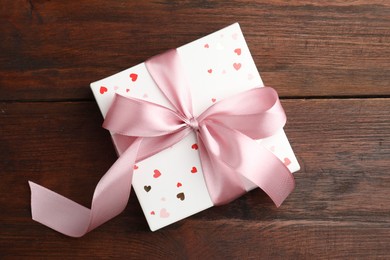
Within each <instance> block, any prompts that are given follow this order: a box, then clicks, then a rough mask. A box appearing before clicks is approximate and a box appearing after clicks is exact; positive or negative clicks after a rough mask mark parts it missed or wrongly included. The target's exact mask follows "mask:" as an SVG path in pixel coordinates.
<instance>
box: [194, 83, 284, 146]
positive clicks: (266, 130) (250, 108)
mask: <svg viewBox="0 0 390 260" xmlns="http://www.w3.org/2000/svg"><path fill="white" fill-rule="evenodd" d="M201 120H204V121H214V122H218V123H220V124H223V125H225V126H227V127H229V128H231V129H235V130H237V131H239V132H241V133H243V134H244V135H247V136H249V137H251V138H252V139H262V138H266V137H268V136H271V135H273V134H275V132H276V131H277V130H279V129H281V128H283V126H284V125H285V123H286V115H285V113H284V110H283V108H282V106H281V104H280V102H279V98H278V94H277V93H276V91H275V90H274V89H273V88H270V87H264V88H253V89H250V90H248V91H244V92H242V93H240V94H237V95H234V96H232V97H229V98H226V99H224V100H221V101H219V102H217V103H215V104H214V105H213V106H211V107H210V108H209V109H207V110H206V111H205V112H203V113H202V114H201V115H200V116H199V121H201Z"/></svg>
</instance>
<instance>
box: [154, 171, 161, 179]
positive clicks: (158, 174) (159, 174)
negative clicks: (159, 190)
mask: <svg viewBox="0 0 390 260" xmlns="http://www.w3.org/2000/svg"><path fill="white" fill-rule="evenodd" d="M153 172H154V174H153V177H154V178H158V177H160V176H161V172H160V171H159V170H154V171H153Z"/></svg>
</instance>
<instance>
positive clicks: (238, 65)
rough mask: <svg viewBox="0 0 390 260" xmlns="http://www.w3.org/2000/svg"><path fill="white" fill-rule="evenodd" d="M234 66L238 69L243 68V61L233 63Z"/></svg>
mask: <svg viewBox="0 0 390 260" xmlns="http://www.w3.org/2000/svg"><path fill="white" fill-rule="evenodd" d="M233 67H234V68H235V69H236V70H239V69H241V63H233Z"/></svg>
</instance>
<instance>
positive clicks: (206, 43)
mask: <svg viewBox="0 0 390 260" xmlns="http://www.w3.org/2000/svg"><path fill="white" fill-rule="evenodd" d="M176 52H177V55H178V56H179V57H180V60H181V64H182V70H183V72H184V73H185V74H186V77H187V85H188V88H189V90H190V92H191V98H192V106H193V113H194V115H200V114H201V113H202V112H203V111H205V110H206V109H207V108H209V107H210V106H212V105H214V104H215V103H217V102H219V101H221V100H224V99H225V98H228V97H231V96H234V95H236V94H238V93H241V92H243V91H246V90H250V89H253V88H258V87H263V82H262V79H261V78H260V75H259V72H258V70H257V68H256V65H255V63H254V61H253V59H252V57H251V54H250V51H249V49H248V46H247V44H246V42H245V39H244V36H243V34H242V32H241V29H240V26H239V24H238V23H235V24H233V25H230V26H228V27H226V28H224V29H222V30H219V31H216V32H214V33H212V34H209V35H207V36H205V37H203V38H200V39H198V40H195V41H193V42H191V43H189V44H186V45H184V46H181V47H179V48H177V49H176ZM91 89H92V91H93V94H94V96H95V99H96V101H97V104H98V106H99V108H100V110H101V113H102V115H103V117H106V115H107V112H108V111H109V108H110V106H111V105H112V102H113V100H114V98H115V96H116V95H121V96H124V97H131V98H136V99H140V100H145V101H148V102H151V103H155V104H159V105H161V106H163V107H167V108H169V109H172V110H175V108H174V107H173V106H172V104H171V103H170V102H169V101H168V99H167V98H166V96H165V95H164V94H163V92H162V91H161V90H160V89H159V87H158V86H157V84H156V82H155V81H154V79H153V78H152V76H151V75H150V73H149V71H148V69H147V66H146V65H145V63H141V64H138V65H136V66H133V67H131V68H129V69H126V70H123V71H121V72H119V73H117V74H115V75H112V76H109V77H107V78H104V79H102V80H99V81H96V82H93V83H91ZM128 113H132V111H128ZM150 117H153V115H150ZM111 134H112V137H113V142H114V146H115V148H116V151H117V153H118V155H119V156H120V155H121V154H123V153H124V151H125V150H126V149H127V148H128V145H129V143H128V142H127V141H126V140H124V139H123V138H121V137H120V136H116V135H115V133H113V132H111ZM256 142H258V143H260V145H262V146H264V147H266V148H267V149H268V150H269V151H270V152H272V153H273V154H274V155H275V156H276V157H277V158H279V160H280V161H282V162H283V163H284V164H285V165H286V166H287V167H288V169H289V170H290V171H291V172H295V171H298V170H299V164H298V162H297V159H296V157H295V155H294V153H293V151H292V149H291V146H290V144H289V142H288V139H287V137H286V135H285V133H284V131H283V130H282V129H280V130H279V131H277V132H276V133H275V134H274V135H272V136H270V137H267V138H264V139H261V140H257V141H256ZM198 149H199V143H198V139H197V137H196V134H195V133H190V134H188V135H187V136H186V137H184V138H183V139H182V140H181V141H179V142H177V143H175V144H173V145H171V146H170V147H168V148H167V149H163V150H162V151H159V152H158V153H156V154H154V155H152V156H149V157H147V158H145V159H143V160H140V161H138V162H137V163H136V164H135V165H134V174H133V180H132V186H133V188H134V190H135V193H136V195H137V197H138V200H139V202H140V204H141V207H142V210H143V212H144V214H145V217H146V220H147V222H148V224H149V226H150V229H151V230H152V231H154V230H157V229H160V228H162V227H164V226H167V225H169V224H172V223H174V222H176V221H179V220H181V219H184V218H186V217H189V216H191V215H193V214H195V213H197V212H200V211H203V210H205V209H207V208H209V207H212V206H213V205H214V203H213V201H212V199H211V198H210V194H209V190H208V188H207V183H206V181H205V178H204V172H203V167H202V162H201V159H200V156H199V151H198ZM242 181H243V183H244V186H245V190H246V191H249V190H251V189H254V188H256V187H257V185H255V184H254V183H252V182H251V181H249V180H247V179H246V178H242Z"/></svg>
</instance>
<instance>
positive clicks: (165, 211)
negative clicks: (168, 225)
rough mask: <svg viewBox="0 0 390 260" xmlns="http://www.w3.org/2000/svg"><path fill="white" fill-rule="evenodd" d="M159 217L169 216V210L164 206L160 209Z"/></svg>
mask: <svg viewBox="0 0 390 260" xmlns="http://www.w3.org/2000/svg"><path fill="white" fill-rule="evenodd" d="M160 218H169V212H168V211H167V209H166V208H162V209H161V210H160Z"/></svg>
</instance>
